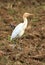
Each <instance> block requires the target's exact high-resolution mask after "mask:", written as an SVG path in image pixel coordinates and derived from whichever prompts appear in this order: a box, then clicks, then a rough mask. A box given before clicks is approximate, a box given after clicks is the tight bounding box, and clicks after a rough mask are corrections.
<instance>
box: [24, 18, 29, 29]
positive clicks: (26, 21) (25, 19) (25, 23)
mask: <svg viewBox="0 0 45 65" xmlns="http://www.w3.org/2000/svg"><path fill="white" fill-rule="evenodd" d="M23 19H24V26H25V28H26V27H27V24H28V20H27V18H23Z"/></svg>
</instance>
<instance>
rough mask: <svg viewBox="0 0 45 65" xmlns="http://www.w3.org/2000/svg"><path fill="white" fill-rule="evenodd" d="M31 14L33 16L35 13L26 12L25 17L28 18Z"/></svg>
mask: <svg viewBox="0 0 45 65" xmlns="http://www.w3.org/2000/svg"><path fill="white" fill-rule="evenodd" d="M29 16H33V14H30V13H24V15H23V18H27V17H29Z"/></svg>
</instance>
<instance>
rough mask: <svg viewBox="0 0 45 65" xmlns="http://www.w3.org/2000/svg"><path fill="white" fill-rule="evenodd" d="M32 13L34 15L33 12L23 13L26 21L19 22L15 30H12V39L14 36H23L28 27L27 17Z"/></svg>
mask: <svg viewBox="0 0 45 65" xmlns="http://www.w3.org/2000/svg"><path fill="white" fill-rule="evenodd" d="M30 15H33V14H30V13H24V15H23V20H24V22H23V23H20V24H18V25H17V26H16V27H15V28H14V30H13V32H12V35H11V40H12V39H13V38H18V37H21V36H22V35H23V34H24V31H25V29H26V27H27V24H28V21H27V17H28V16H30Z"/></svg>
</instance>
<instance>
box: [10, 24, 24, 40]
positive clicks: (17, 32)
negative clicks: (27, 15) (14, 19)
mask: <svg viewBox="0 0 45 65" xmlns="http://www.w3.org/2000/svg"><path fill="white" fill-rule="evenodd" d="M22 29H23V23H20V24H18V25H17V26H16V28H15V29H14V30H13V32H12V35H11V39H12V38H15V37H17V35H18V34H19V33H20V31H21V30H22Z"/></svg>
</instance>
